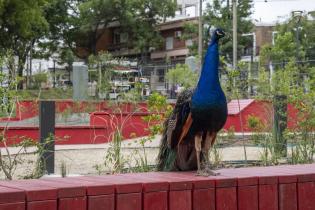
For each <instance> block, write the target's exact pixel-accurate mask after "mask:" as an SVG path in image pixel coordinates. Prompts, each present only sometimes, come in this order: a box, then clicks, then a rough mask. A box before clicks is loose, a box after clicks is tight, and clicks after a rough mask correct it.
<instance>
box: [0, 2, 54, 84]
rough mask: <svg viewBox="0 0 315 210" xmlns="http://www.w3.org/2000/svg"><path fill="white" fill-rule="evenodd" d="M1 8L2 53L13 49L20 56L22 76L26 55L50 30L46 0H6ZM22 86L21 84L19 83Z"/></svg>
mask: <svg viewBox="0 0 315 210" xmlns="http://www.w3.org/2000/svg"><path fill="white" fill-rule="evenodd" d="M1 3H2V4H1V5H0V6H1V8H0V49H1V52H0V53H1V54H6V53H7V52H8V51H12V53H13V55H14V56H17V58H18V67H17V74H18V75H19V76H20V77H22V76H23V69H24V64H25V62H26V56H27V55H28V53H29V52H30V50H31V49H32V48H33V46H34V43H35V42H36V41H38V40H39V39H40V38H43V37H44V35H45V34H46V33H47V31H48V30H49V25H48V22H47V20H46V18H45V13H44V9H45V7H46V6H47V5H48V2H47V1H45V0H34V1H29V0H4V1H1ZM19 87H20V88H21V84H20V85H19Z"/></svg>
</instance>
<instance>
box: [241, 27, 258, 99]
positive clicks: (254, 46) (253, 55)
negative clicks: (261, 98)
mask: <svg viewBox="0 0 315 210" xmlns="http://www.w3.org/2000/svg"><path fill="white" fill-rule="evenodd" d="M242 36H253V49H252V55H251V56H250V57H251V59H250V66H249V70H248V80H249V81H251V79H252V68H253V62H254V59H255V57H256V34H255V33H246V34H242ZM248 93H249V94H253V87H252V85H251V84H250V83H249V84H248Z"/></svg>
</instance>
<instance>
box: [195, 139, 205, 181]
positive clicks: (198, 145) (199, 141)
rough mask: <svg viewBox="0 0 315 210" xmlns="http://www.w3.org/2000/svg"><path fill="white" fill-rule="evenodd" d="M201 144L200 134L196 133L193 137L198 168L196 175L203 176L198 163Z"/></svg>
mask: <svg viewBox="0 0 315 210" xmlns="http://www.w3.org/2000/svg"><path fill="white" fill-rule="evenodd" d="M201 143H202V133H197V134H196V136H195V149H196V156H197V166H198V171H197V175H203V174H204V171H202V170H201V163H200V154H201Z"/></svg>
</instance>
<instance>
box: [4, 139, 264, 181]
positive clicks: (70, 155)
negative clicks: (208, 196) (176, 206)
mask: <svg viewBox="0 0 315 210" xmlns="http://www.w3.org/2000/svg"><path fill="white" fill-rule="evenodd" d="M159 142H160V136H156V138H155V139H154V140H152V141H151V142H147V143H145V152H146V154H147V159H148V163H149V164H150V165H154V164H155V163H156V157H157V154H158V150H159ZM109 147H110V143H106V144H95V145H93V144H84V145H56V152H55V173H56V174H60V173H61V172H60V171H61V165H62V164H64V165H65V166H66V168H67V173H68V174H81V175H84V174H97V173H98V170H96V167H95V166H96V165H102V166H103V167H102V169H103V170H105V171H106V168H104V160H105V155H106V154H108V153H107V150H108V148H109ZM18 150H19V148H16V147H15V148H9V152H10V154H11V155H14V154H16V153H17V152H18ZM34 151H35V148H28V149H27V151H25V153H24V154H23V155H21V163H20V164H18V165H17V168H16V171H15V173H14V177H15V178H22V177H23V176H26V175H29V174H30V173H31V172H32V169H33V168H34V166H35V162H36V158H37V156H36V155H34V154H33V152H34ZM121 151H122V156H123V157H124V159H125V160H126V162H127V164H126V167H128V166H135V165H136V163H137V161H139V160H140V156H141V154H143V148H142V147H141V145H140V143H139V139H131V140H125V141H123V142H122V150H121ZM246 152H247V158H248V160H258V159H259V156H260V154H261V148H259V147H253V146H247V147H246ZM1 153H2V154H4V155H5V154H7V152H6V150H5V149H4V148H1ZM219 154H220V156H221V158H222V160H224V161H235V160H244V148H243V147H242V146H231V147H225V148H221V149H219ZM141 157H143V156H141ZM3 178H4V174H3V172H2V171H0V179H3Z"/></svg>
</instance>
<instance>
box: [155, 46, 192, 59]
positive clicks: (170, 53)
mask: <svg viewBox="0 0 315 210" xmlns="http://www.w3.org/2000/svg"><path fill="white" fill-rule="evenodd" d="M188 54H189V50H188V49H187V48H181V49H173V50H164V51H155V52H152V53H151V59H162V58H167V57H180V56H187V55H188Z"/></svg>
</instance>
